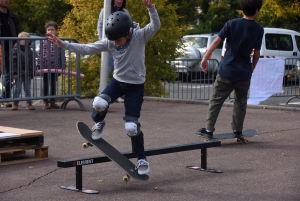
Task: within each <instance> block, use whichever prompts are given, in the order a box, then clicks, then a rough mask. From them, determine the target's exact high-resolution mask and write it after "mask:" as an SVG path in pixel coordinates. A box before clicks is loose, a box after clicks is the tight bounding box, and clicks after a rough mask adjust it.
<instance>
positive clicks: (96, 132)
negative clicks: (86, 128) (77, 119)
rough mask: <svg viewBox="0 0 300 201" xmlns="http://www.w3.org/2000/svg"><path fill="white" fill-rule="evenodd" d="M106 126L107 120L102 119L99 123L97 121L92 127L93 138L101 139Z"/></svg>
mask: <svg viewBox="0 0 300 201" xmlns="http://www.w3.org/2000/svg"><path fill="white" fill-rule="evenodd" d="M104 128H105V121H104V120H102V121H100V122H98V123H96V124H95V125H94V126H93V127H92V131H93V132H92V139H93V140H99V139H100V138H101V137H102V135H103V130H104Z"/></svg>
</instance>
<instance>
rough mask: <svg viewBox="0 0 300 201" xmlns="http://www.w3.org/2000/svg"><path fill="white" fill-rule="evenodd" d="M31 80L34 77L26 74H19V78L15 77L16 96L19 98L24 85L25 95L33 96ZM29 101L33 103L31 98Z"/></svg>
mask: <svg viewBox="0 0 300 201" xmlns="http://www.w3.org/2000/svg"><path fill="white" fill-rule="evenodd" d="M31 80H32V78H31V77H29V76H25V75H19V78H18V79H15V84H16V85H15V90H14V98H19V96H20V93H21V91H22V85H23V88H24V92H25V97H27V98H30V97H31V90H30V89H31ZM27 103H31V100H27Z"/></svg>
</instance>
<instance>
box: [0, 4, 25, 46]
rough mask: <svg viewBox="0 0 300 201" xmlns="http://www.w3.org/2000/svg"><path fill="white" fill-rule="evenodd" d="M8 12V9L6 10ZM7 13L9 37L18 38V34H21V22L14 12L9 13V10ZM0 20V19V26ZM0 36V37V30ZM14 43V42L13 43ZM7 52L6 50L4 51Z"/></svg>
mask: <svg viewBox="0 0 300 201" xmlns="http://www.w3.org/2000/svg"><path fill="white" fill-rule="evenodd" d="M7 10H8V9H7ZM7 12H8V22H9V27H10V33H11V36H10V37H18V35H19V33H21V32H22V26H21V21H20V18H19V16H18V15H17V14H15V13H14V12H11V11H10V10H8V11H7ZM1 23H2V22H1V18H0V24H1ZM0 36H1V29H0ZM15 42H16V41H14V43H15ZM6 50H8V49H6Z"/></svg>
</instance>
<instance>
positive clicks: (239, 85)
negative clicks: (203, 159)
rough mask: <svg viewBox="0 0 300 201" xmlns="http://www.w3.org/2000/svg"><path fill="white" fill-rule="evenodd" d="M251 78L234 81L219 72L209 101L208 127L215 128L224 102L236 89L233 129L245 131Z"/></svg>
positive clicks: (208, 128) (209, 128)
mask: <svg viewBox="0 0 300 201" xmlns="http://www.w3.org/2000/svg"><path fill="white" fill-rule="evenodd" d="M249 87H250V80H249V81H247V82H232V81H230V80H227V79H224V78H222V77H221V76H220V75H219V74H218V75H217V77H216V80H215V82H214V86H213V93H212V96H211V99H210V103H209V109H208V113H207V119H206V129H207V130H212V131H214V130H215V124H216V121H217V118H218V116H219V113H220V110H221V108H222V105H223V103H224V102H225V100H226V99H227V97H228V96H229V95H230V93H231V92H232V91H233V90H234V92H235V94H234V104H233V114H232V122H231V127H232V130H237V131H243V124H244V119H245V115H246V108H247V96H248V90H249Z"/></svg>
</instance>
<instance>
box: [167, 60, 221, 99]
mask: <svg viewBox="0 0 300 201" xmlns="http://www.w3.org/2000/svg"><path fill="white" fill-rule="evenodd" d="M200 62H201V59H176V61H172V62H171V66H172V67H173V68H174V71H175V72H176V74H177V79H176V81H175V82H174V83H171V82H168V80H163V85H164V87H165V89H166V91H167V92H168V98H175V99H190V100H208V99H210V96H211V93H212V87H211V86H212V84H213V82H214V80H215V77H216V75H217V69H218V66H219V62H218V60H216V59H209V60H208V67H209V68H208V72H207V74H205V73H203V72H202V71H201V69H200Z"/></svg>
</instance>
